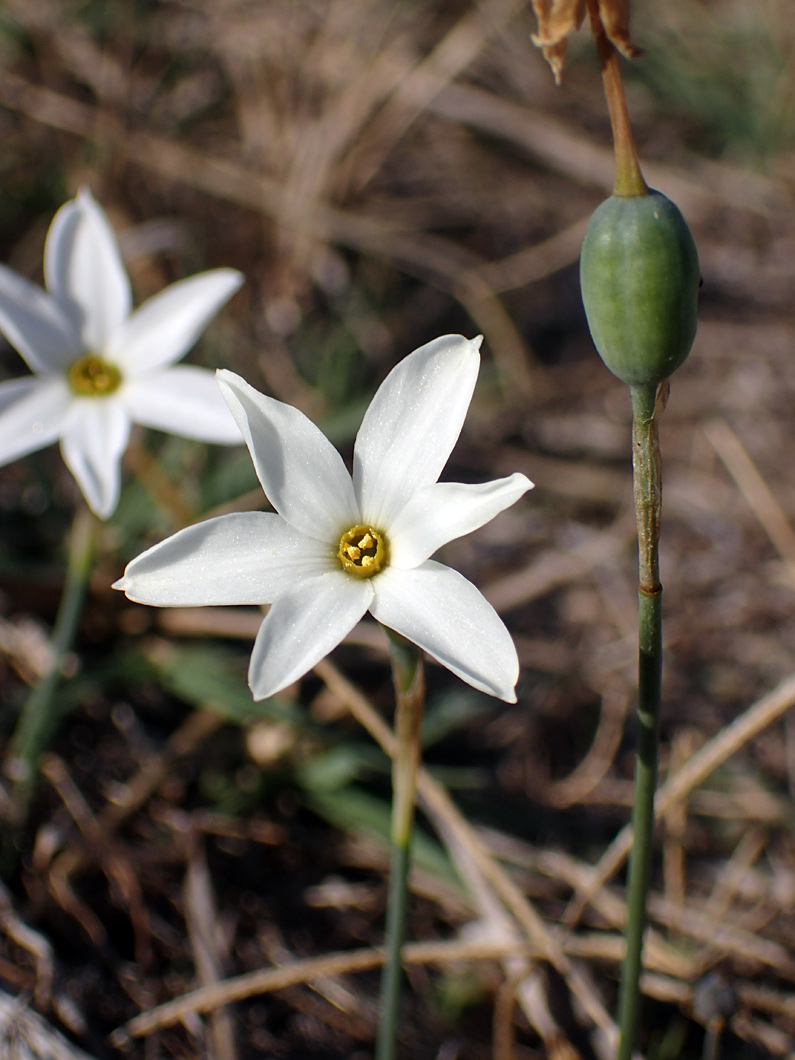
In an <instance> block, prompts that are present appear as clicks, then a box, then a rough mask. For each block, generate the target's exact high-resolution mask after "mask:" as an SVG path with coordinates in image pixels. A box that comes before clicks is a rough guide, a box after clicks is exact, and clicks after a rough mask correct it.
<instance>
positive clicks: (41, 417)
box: [0, 375, 72, 465]
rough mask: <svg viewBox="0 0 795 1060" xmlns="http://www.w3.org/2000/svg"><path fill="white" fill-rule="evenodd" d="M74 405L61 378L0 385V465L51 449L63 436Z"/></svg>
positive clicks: (22, 380) (44, 377)
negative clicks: (62, 431)
mask: <svg viewBox="0 0 795 1060" xmlns="http://www.w3.org/2000/svg"><path fill="white" fill-rule="evenodd" d="M71 401H72V394H71V391H70V390H69V387H68V386H67V384H66V380H65V379H63V378H61V376H52V375H50V376H28V377H26V378H25V379H12V380H10V381H9V382H7V383H2V384H0V465H2V464H10V463H11V461H12V460H18V459H19V457H21V456H25V454H26V453H32V452H33V451H34V450H36V449H43V448H44V447H45V446H46V445H51V444H52V443H53V442H54V441H55V440H56V439H57V438H58V437H59V436H60V434H61V430H62V429H63V425H64V422H65V420H66V415H67V412H68V410H69V406H70V404H71Z"/></svg>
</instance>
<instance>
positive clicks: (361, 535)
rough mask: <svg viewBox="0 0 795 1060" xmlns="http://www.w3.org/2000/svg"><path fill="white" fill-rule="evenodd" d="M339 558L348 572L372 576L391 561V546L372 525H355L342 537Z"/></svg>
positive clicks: (362, 576)
mask: <svg viewBox="0 0 795 1060" xmlns="http://www.w3.org/2000/svg"><path fill="white" fill-rule="evenodd" d="M337 558H338V559H339V561H340V563H341V564H342V569H343V570H344V571H345V573H346V574H352V575H353V577H354V578H372V577H373V576H374V575H375V574H378V573H379V571H382V570H383V569H384V567H386V566H387V564H388V563H389V546H388V544H387V540H386V537H385V536H384V535H383V534H382V533H381V532H380V531H379V530H375V529H374V528H373V527H372V526H353V527H351V529H350V530H348V532H347V533H345V534H343V535H342V537H341V538H340V544H339V548H338V549H337Z"/></svg>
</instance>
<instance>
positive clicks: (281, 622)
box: [248, 571, 373, 699]
mask: <svg viewBox="0 0 795 1060" xmlns="http://www.w3.org/2000/svg"><path fill="white" fill-rule="evenodd" d="M372 596H373V589H372V582H371V581H368V580H366V579H365V580H360V579H358V578H350V577H348V576H347V575H346V574H343V573H342V571H333V572H331V573H329V574H324V575H322V576H321V577H319V578H310V579H308V580H307V581H304V582H302V583H301V584H300V585H298V586H296V587H295V589H293V590H292V591H291V592H289V593H288V594H287V595H285V596H280V597H279V598H278V599H277V600H276V601H275V602H274V604H273V606H272V607H271V609H270V611H269V612H268V615H267V617H266V619H265V621H264V622H263V623H262V626H261V627H260V631H259V633H258V634H257V640H256V643H255V644H254V651H253V652H252V653H251V664H250V666H249V669H248V683H249V685H250V686H251V691H252V692H253V693H254V698H255V699H267V697H268V696H272V695H275V694H276V692H279V691H280V690H281V689H282V688H285V687H286V686H287V685H289V684H292V683H293V681H297V680H298V678H299V677H302V676H303V675H304V674H305V673H306V672H307V670H310V669H311V668H312V667H313V666H314V665H315V663H316V662H319V661H320V659H322V658H323V656H324V655H328V653H329V652H330V651H332V649H334V648H336V646H337V645H338V644H339V642H340V641H341V640H342V638H343V637H344V636H345V635H346V634H347V633H350V631H351V630H352V629H353V627H354V626H355V625H356V623H357V622H358V621H359V619H360V618H361V617H362V615H363V614H364V613H365V611H366V610H367V608H368V606H369V604H370V601H371V600H372Z"/></svg>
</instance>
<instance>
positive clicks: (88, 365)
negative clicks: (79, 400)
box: [68, 353, 121, 397]
mask: <svg viewBox="0 0 795 1060" xmlns="http://www.w3.org/2000/svg"><path fill="white" fill-rule="evenodd" d="M68 378H69V386H70V387H71V388H72V390H73V391H74V392H75V394H79V395H80V397H106V396H107V395H108V394H112V393H113V392H114V391H115V390H118V389H119V387H120V386H121V372H120V371H119V369H118V368H117V367H116V365H115V364H109V363H108V362H107V361H103V360H102V358H101V357H97V355H96V354H94V353H87V354H86V355H85V356H84V357H81V358H80V359H79V360H78V361H75V363H74V364H73V365H72V367H71V368H70V369H69V375H68Z"/></svg>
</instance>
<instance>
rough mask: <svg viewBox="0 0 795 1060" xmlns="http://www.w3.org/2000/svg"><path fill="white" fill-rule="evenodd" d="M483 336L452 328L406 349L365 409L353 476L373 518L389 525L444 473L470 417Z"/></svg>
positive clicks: (364, 511)
mask: <svg viewBox="0 0 795 1060" xmlns="http://www.w3.org/2000/svg"><path fill="white" fill-rule="evenodd" d="M480 341H481V340H480V337H478V338H476V339H472V340H468V339H464V338H462V337H461V336H460V335H445V336H443V337H442V338H440V339H435V340H434V341H433V342H429V343H428V344H427V345H426V346H421V347H420V348H419V349H418V350H415V351H414V352H413V353H410V354H409V355H408V357H405V358H404V359H403V360H402V361H401V362H400V363H399V364H398V365H396V367H395V368H393V369H392V371H391V372H390V373H389V375H388V376H387V377H386V379H385V380H384V382H383V383H382V384H381V386H380V388H379V390H378V392H377V393H376V395H375V397H374V398H373V400H372V402H371V403H370V407H369V408H368V410H367V412H366V413H365V416H364V420H363V421H362V425H361V427H360V428H359V433H358V435H357V437H356V446H355V448H354V456H353V482H354V488H355V490H356V496H357V498H358V500H359V504H360V506H361V509H362V515H363V516H364V519H365V520H366V521H367V522H368V523H372V525H373V526H375V527H377V528H378V529H381V530H386V531H388V530H389V527H390V524H391V521H392V519H394V518H395V516H396V515H397V513H398V512H399V511H400V509H401V508H402V507H403V505H404V504H405V503H406V501H407V500H408V498H409V497H410V496H411V495H412V493H414V492H415V491H416V490H418V489H420V488H421V487H422V486H428V485H430V484H431V483H432V482H435V481H436V480H437V478H438V477H439V475H440V473H441V471H442V468H443V467H444V465H445V464H446V463H447V458H448V457H449V456H450V453H451V452H452V449H453V446H454V445H455V443H456V441H457V439H458V435H459V434H460V433H461V427H462V426H463V423H464V417H465V416H466V413H467V409H468V408H469V402H470V401H471V399H472V392H473V390H474V389H475V382H476V381H477V376H478V368H479V366H480V356H479V354H478V349H479V347H480Z"/></svg>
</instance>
